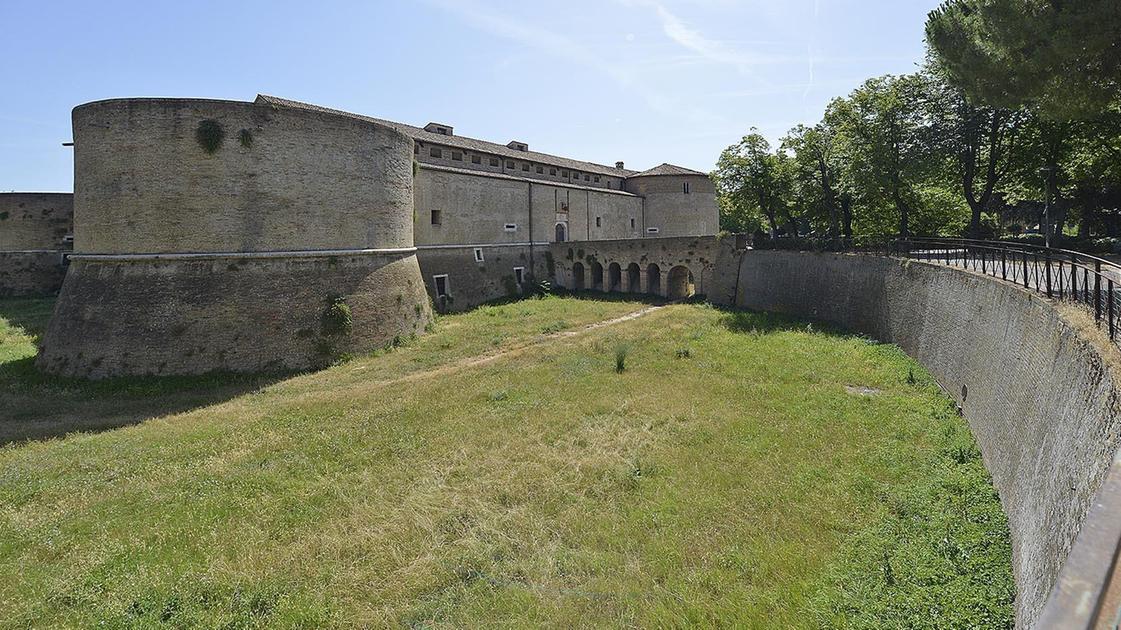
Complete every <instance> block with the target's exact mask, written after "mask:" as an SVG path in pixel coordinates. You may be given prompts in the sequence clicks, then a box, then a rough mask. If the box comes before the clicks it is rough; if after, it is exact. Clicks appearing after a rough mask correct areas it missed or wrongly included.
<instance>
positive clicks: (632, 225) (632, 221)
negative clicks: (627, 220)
mask: <svg viewBox="0 0 1121 630" xmlns="http://www.w3.org/2000/svg"><path fill="white" fill-rule="evenodd" d="M631 229H632V230H633V229H634V217H631Z"/></svg>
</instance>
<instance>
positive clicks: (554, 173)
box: [549, 168, 557, 177]
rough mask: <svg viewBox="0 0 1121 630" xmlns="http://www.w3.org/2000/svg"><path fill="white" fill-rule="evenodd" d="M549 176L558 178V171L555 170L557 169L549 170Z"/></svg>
mask: <svg viewBox="0 0 1121 630" xmlns="http://www.w3.org/2000/svg"><path fill="white" fill-rule="evenodd" d="M549 174H550V175H552V176H553V177H556V176H557V169H555V168H551V169H549Z"/></svg>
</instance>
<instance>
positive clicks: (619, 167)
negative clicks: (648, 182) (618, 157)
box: [615, 162, 623, 170]
mask: <svg viewBox="0 0 1121 630" xmlns="http://www.w3.org/2000/svg"><path fill="white" fill-rule="evenodd" d="M615 168H617V169H619V170H623V163H622V162H616V163H615Z"/></svg>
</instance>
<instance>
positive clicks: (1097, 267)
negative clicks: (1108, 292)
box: [1094, 260, 1102, 322]
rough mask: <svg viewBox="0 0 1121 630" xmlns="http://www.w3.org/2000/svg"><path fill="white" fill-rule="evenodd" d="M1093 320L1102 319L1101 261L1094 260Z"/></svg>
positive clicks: (1098, 320) (1099, 320)
mask: <svg viewBox="0 0 1121 630" xmlns="http://www.w3.org/2000/svg"><path fill="white" fill-rule="evenodd" d="M1094 321H1095V322H1101V321H1102V262H1101V261H1100V260H1095V261H1094Z"/></svg>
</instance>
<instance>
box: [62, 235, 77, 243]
mask: <svg viewBox="0 0 1121 630" xmlns="http://www.w3.org/2000/svg"><path fill="white" fill-rule="evenodd" d="M62 242H63V243H73V242H74V235H73V234H67V235H66V236H63V237H62Z"/></svg>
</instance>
